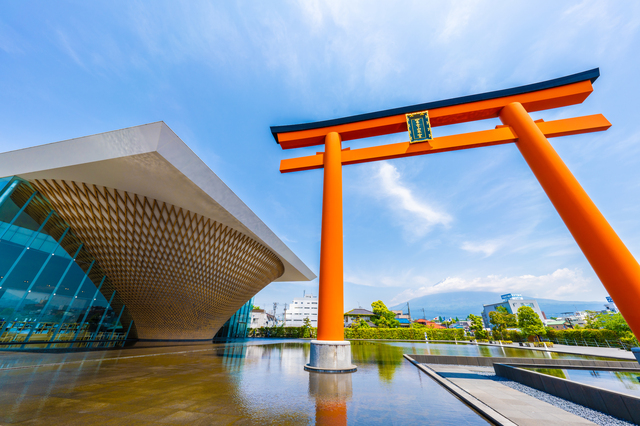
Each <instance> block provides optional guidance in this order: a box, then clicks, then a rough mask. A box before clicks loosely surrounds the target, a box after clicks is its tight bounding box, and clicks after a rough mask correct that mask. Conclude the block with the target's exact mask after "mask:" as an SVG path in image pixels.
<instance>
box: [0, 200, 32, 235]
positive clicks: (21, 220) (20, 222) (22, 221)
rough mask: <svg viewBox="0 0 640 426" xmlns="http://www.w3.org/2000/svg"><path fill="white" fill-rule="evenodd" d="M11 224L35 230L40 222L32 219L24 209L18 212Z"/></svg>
mask: <svg viewBox="0 0 640 426" xmlns="http://www.w3.org/2000/svg"><path fill="white" fill-rule="evenodd" d="M5 204H6V203H5ZM3 207H4V206H3ZM9 220H11V219H9ZM13 225H14V226H16V227H19V228H24V229H25V230H30V231H37V230H38V228H39V227H40V224H39V223H38V222H36V220H35V219H33V218H32V217H31V216H29V215H28V214H27V212H26V211H23V212H22V213H20V215H19V216H18V218H17V219H16V221H15V222H13Z"/></svg>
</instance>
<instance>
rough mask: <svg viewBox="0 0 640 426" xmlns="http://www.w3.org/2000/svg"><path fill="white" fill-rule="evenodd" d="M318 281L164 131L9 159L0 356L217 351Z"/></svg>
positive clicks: (2, 170) (1, 190)
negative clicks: (279, 302)
mask: <svg viewBox="0 0 640 426" xmlns="http://www.w3.org/2000/svg"><path fill="white" fill-rule="evenodd" d="M314 277H315V276H314V274H313V273H312V272H311V271H310V270H309V268H307V266H306V265H304V264H303V263H302V262H301V261H300V259H298V257H296V256H295V255H294V254H293V253H292V252H291V250H290V249H289V248H288V247H287V246H286V245H285V244H284V243H283V242H282V241H281V240H280V239H279V238H278V237H277V236H276V235H275V234H274V233H273V232H272V231H271V230H270V229H269V228H268V227H267V226H266V225H265V224H264V223H263V222H262V221H261V220H260V218H258V217H257V216H256V215H255V214H254V213H253V212H252V211H251V209H249V208H248V207H247V206H246V205H245V204H244V203H243V202H242V200H240V199H239V198H238V197H237V196H236V195H235V194H234V193H233V192H232V191H231V189H229V188H228V187H227V186H226V185H225V184H224V182H222V180H220V178H219V177H218V176H216V174H215V173H214V172H213V171H211V170H210V169H209V168H208V167H207V166H206V164H204V163H203V162H202V161H201V160H200V159H199V158H198V157H197V156H196V155H195V154H194V153H193V152H192V151H191V150H190V149H189V148H188V147H187V146H186V145H185V144H184V142H182V141H181V140H180V139H179V138H178V136H176V135H175V134H174V133H173V132H172V131H171V129H169V127H167V126H166V125H165V124H164V123H162V122H158V123H152V124H147V125H143V126H137V127H133V128H128V129H123V130H117V131H113V132H108V133H102V134H98V135H93V136H87V137H82V138H78V139H72V140H68V141H63V142H58V143H53V144H48V145H42V146H37V147H33V148H27V149H22V150H18V151H12V152H6V153H2V154H0V348H4V349H22V350H24V349H42V348H60V347H86V346H92V347H97V346H101V347H102V346H110V345H113V344H115V342H118V344H122V343H123V342H124V341H125V340H126V339H129V340H131V339H140V340H210V339H212V338H213V337H214V335H215V334H216V332H217V331H218V330H219V329H220V328H221V327H222V326H223V324H224V323H225V322H226V321H227V320H228V319H229V318H231V316H232V315H234V313H236V312H237V311H238V309H240V307H241V306H242V305H244V304H245V303H247V301H249V300H250V299H251V298H252V297H253V296H254V295H255V294H256V293H257V292H258V291H260V290H261V289H262V288H263V287H265V286H266V285H267V284H269V283H270V282H272V281H307V280H310V279H313V278H314Z"/></svg>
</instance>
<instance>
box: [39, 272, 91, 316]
mask: <svg viewBox="0 0 640 426" xmlns="http://www.w3.org/2000/svg"><path fill="white" fill-rule="evenodd" d="M66 262H67V264H68V262H69V261H68V260H67V261H66ZM65 268H66V266H65ZM84 276H85V275H84V272H83V271H82V269H80V267H79V266H78V265H77V264H76V263H75V262H74V263H73V264H72V265H71V268H69V272H67V275H65V277H64V278H63V280H62V283H61V284H60V286H59V287H58V290H57V291H56V293H55V295H53V296H52V297H53V298H52V299H51V303H50V304H49V306H48V308H47V309H46V311H45V312H44V314H43V316H42V319H41V321H43V322H70V321H73V320H75V318H72V317H73V314H71V313H70V312H68V308H69V304H70V303H71V300H72V299H74V294H75V292H76V290H77V289H78V286H79V285H80V282H81V281H82V278H83V277H84Z"/></svg>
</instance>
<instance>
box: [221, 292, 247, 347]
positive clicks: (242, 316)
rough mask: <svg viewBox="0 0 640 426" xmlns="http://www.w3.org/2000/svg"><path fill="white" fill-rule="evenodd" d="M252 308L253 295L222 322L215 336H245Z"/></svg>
mask: <svg viewBox="0 0 640 426" xmlns="http://www.w3.org/2000/svg"><path fill="white" fill-rule="evenodd" d="M252 310H253V297H252V298H251V300H249V301H248V302H247V303H245V304H244V305H242V307H241V308H240V309H238V311H237V312H236V313H235V314H233V316H231V318H229V320H227V322H225V323H224V325H223V326H222V328H221V329H220V330H218V333H216V336H215V338H216V339H220V338H222V339H224V338H231V337H247V333H248V332H249V323H250V322H251V311H252Z"/></svg>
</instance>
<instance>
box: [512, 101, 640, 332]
mask: <svg viewBox="0 0 640 426" xmlns="http://www.w3.org/2000/svg"><path fill="white" fill-rule="evenodd" d="M500 120H502V122H503V123H504V124H507V125H509V126H510V127H511V128H512V129H513V131H514V132H516V133H517V135H518V142H517V143H516V146H517V147H518V149H519V150H520V152H521V153H522V156H523V157H524V159H525V160H526V161H527V164H529V167H531V170H532V171H533V174H534V175H535V176H536V178H537V179H538V182H540V185H541V186H542V189H544V192H545V193H546V194H547V196H548V197H549V200H551V202H552V203H553V206H554V207H555V208H556V210H557V211H558V214H560V217H561V218H562V220H563V221H564V223H565V224H566V225H567V228H569V232H571V235H573V238H575V240H576V243H578V246H580V249H581V250H582V252H583V253H584V255H585V257H586V258H587V260H588V261H589V263H590V264H591V266H592V267H593V270H594V271H595V273H596V274H597V275H598V278H600V281H602V284H603V285H604V288H605V289H607V292H608V293H609V295H610V296H611V298H612V299H613V301H614V302H615V304H616V306H617V307H618V309H620V313H621V314H622V316H623V317H624V319H625V320H627V323H628V324H629V327H631V331H633V333H634V334H635V335H636V336H640V309H638V301H640V265H639V264H638V262H637V261H636V259H635V258H634V257H633V255H632V254H631V252H630V251H629V249H627V247H626V246H625V245H624V243H623V242H622V240H621V239H620V237H618V235H617V234H616V232H615V231H614V230H613V228H612V227H611V225H609V223H608V222H607V220H606V219H605V217H604V216H603V215H602V213H600V210H598V207H596V205H595V204H594V202H593V201H592V200H591V198H589V195H587V193H586V192H585V190H584V189H583V188H582V186H581V185H580V183H579V182H578V180H577V179H576V178H575V177H574V176H573V174H572V173H571V171H570V170H569V168H568V167H567V166H566V165H565V164H564V162H563V161H562V158H560V156H559V155H558V153H557V152H556V151H555V150H554V149H553V147H552V146H551V144H550V143H549V141H548V140H547V139H546V138H545V134H544V132H542V131H541V130H542V129H540V126H539V125H538V126H536V123H534V122H533V120H531V117H529V114H527V111H526V110H525V109H524V107H523V106H522V105H520V104H519V103H517V102H514V103H513V104H510V105H507V106H506V107H505V108H504V109H503V110H502V112H501V113H500Z"/></svg>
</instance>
